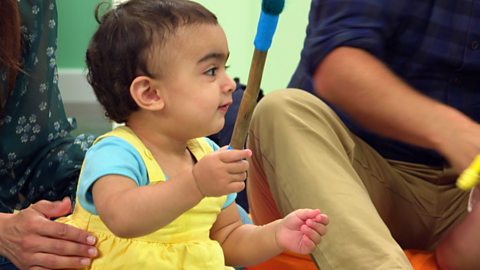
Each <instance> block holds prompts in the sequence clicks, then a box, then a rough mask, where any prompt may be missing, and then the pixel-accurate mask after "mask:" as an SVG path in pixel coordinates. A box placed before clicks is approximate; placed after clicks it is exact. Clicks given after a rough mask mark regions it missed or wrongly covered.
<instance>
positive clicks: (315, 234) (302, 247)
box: [275, 209, 328, 254]
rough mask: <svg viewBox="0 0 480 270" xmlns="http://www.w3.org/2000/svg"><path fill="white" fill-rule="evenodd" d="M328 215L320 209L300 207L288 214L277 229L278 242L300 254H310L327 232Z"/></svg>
mask: <svg viewBox="0 0 480 270" xmlns="http://www.w3.org/2000/svg"><path fill="white" fill-rule="evenodd" d="M327 224H328V217H327V215H325V214H321V213H320V210H318V209H316V210H311V209H299V210H296V211H294V212H292V213H290V214H289V215H288V216H286V217H285V218H284V219H283V220H282V221H281V223H280V226H279V227H278V229H277V233H276V236H275V237H276V240H277V244H278V245H279V246H280V247H281V248H283V249H287V250H290V251H293V252H296V253H300V254H309V253H312V252H313V251H314V250H315V247H316V246H317V245H318V244H319V243H320V241H321V240H322V236H324V235H325V233H326V232H327V227H326V226H327Z"/></svg>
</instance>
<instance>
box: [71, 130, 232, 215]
mask: <svg viewBox="0 0 480 270" xmlns="http://www.w3.org/2000/svg"><path fill="white" fill-rule="evenodd" d="M207 141H208V143H209V144H210V145H211V146H212V148H213V150H214V151H216V150H218V149H219V147H218V145H216V144H215V143H214V142H213V141H211V140H210V139H208V138H207ZM111 174H116V175H122V176H125V177H128V178H130V179H132V181H134V182H135V183H136V184H137V185H138V186H146V185H148V184H149V181H148V173H147V168H146V167H145V163H144V162H143V160H142V157H141V156H140V154H139V153H138V151H137V150H136V149H135V148H134V147H133V146H132V145H131V144H129V143H128V142H127V141H125V140H124V139H122V138H118V137H113V136H112V137H106V138H104V139H102V140H100V141H99V142H97V143H96V144H95V145H93V146H92V147H91V148H90V149H89V150H88V152H87V155H86V157H85V162H84V164H83V168H82V173H81V175H80V180H79V181H80V183H79V186H78V191H77V196H78V200H79V202H80V204H81V205H82V206H83V208H85V209H86V210H87V211H89V212H90V213H92V214H95V215H96V214H97V211H96V208H95V205H94V204H93V196H92V186H93V184H94V183H95V181H97V180H98V179H99V178H101V177H102V176H105V175H111ZM167 180H168V177H167ZM236 196H237V194H236V193H232V194H229V195H227V201H226V202H225V204H224V206H223V207H224V208H225V207H227V206H229V205H230V204H231V203H232V202H234V201H235V198H236Z"/></svg>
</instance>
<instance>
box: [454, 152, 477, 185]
mask: <svg viewBox="0 0 480 270" xmlns="http://www.w3.org/2000/svg"><path fill="white" fill-rule="evenodd" d="M479 180H480V155H477V156H476V157H475V159H474V160H473V162H472V164H470V166H469V167H468V168H466V169H465V170H464V171H463V172H462V174H461V175H460V177H458V179H457V187H459V188H460V189H463V190H470V189H472V188H474V187H475V186H476V185H477V184H478V182H479Z"/></svg>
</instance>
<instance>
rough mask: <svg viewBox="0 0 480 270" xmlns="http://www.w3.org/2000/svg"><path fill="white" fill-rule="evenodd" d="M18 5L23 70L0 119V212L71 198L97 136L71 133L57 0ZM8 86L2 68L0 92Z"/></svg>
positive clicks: (25, 0) (23, 0) (21, 1)
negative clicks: (59, 56) (62, 84)
mask: <svg viewBox="0 0 480 270" xmlns="http://www.w3.org/2000/svg"><path fill="white" fill-rule="evenodd" d="M0 1H1V0H0ZM18 4H19V7H20V16H21V33H22V48H23V49H22V55H21V61H22V69H23V72H20V73H19V74H18V77H17V81H16V85H15V89H14V90H13V91H12V93H11V95H10V96H9V97H8V100H7V103H6V104H5V108H4V110H5V111H4V113H3V117H2V118H1V119H0V212H11V211H13V210H14V209H22V208H25V207H27V206H28V205H30V204H31V203H34V202H36V201H38V200H41V199H47V200H56V199H61V198H63V197H65V196H73V195H74V194H75V192H74V190H75V188H76V183H77V178H78V173H79V170H80V167H81V163H82V160H83V157H84V155H85V152H86V150H87V148H88V147H89V146H90V145H91V143H92V142H93V140H94V139H95V138H94V136H92V135H85V134H82V135H80V136H78V137H76V138H75V137H72V136H71V135H70V131H71V130H72V129H74V128H75V122H74V120H72V119H68V118H67V117H66V115H65V110H64V107H63V103H62V98H61V96H60V92H59V89H58V73H57V65H56V58H55V52H56V48H57V7H56V3H55V0H18ZM6 86H7V74H6V72H5V71H2V70H0V92H3V93H2V94H5V93H6V91H7V87H6ZM72 201H74V200H72Z"/></svg>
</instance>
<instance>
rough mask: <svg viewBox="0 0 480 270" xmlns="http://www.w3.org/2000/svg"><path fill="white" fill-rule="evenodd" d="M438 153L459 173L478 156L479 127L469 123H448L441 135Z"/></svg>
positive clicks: (479, 146) (479, 150)
mask: <svg viewBox="0 0 480 270" xmlns="http://www.w3.org/2000/svg"><path fill="white" fill-rule="evenodd" d="M440 142H441V143H440V145H439V151H440V152H441V153H442V154H443V155H444V156H445V157H446V158H447V159H448V161H449V162H450V164H451V166H452V167H453V168H454V169H455V171H457V172H458V173H461V172H462V171H463V170H465V169H466V168H467V167H468V166H469V165H470V163H472V161H473V160H474V159H475V157H476V156H477V155H479V154H480V125H478V124H477V123H474V122H471V121H463V122H461V121H455V123H452V122H450V127H449V128H448V129H446V130H444V131H443V132H442V134H441V140H440Z"/></svg>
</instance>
